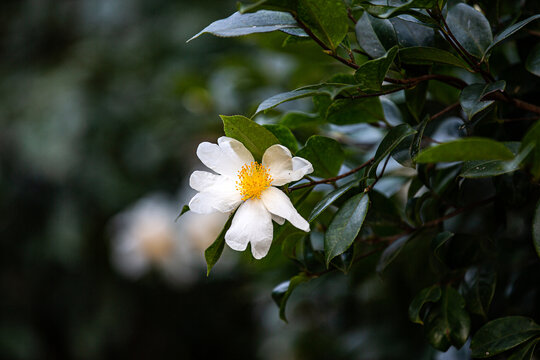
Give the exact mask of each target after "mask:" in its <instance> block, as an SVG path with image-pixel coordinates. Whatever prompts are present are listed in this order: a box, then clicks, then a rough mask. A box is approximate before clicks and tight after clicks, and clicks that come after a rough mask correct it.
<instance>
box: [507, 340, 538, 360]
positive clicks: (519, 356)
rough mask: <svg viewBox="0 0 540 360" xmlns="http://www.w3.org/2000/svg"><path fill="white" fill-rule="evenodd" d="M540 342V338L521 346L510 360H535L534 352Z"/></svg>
mask: <svg viewBox="0 0 540 360" xmlns="http://www.w3.org/2000/svg"><path fill="white" fill-rule="evenodd" d="M538 342H540V337H539V338H536V339H533V340H531V341H528V342H527V343H525V344H523V345H521V346H520V347H519V348H518V349H517V350H516V351H515V352H514V353H513V354H512V356H510V357H509V358H508V360H533V355H534V350H535V348H536V345H537V344H538Z"/></svg>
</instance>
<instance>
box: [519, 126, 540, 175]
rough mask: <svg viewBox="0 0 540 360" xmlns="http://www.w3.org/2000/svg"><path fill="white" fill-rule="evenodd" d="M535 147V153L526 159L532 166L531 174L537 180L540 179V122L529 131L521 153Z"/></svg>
mask: <svg viewBox="0 0 540 360" xmlns="http://www.w3.org/2000/svg"><path fill="white" fill-rule="evenodd" d="M530 145H533V146H534V148H533V151H532V153H531V154H529V155H528V156H527V158H526V161H527V162H529V163H530V164H531V168H530V171H531V174H532V175H533V176H534V178H535V179H536V180H538V179H540V121H537V122H536V123H534V124H533V125H532V126H531V128H530V129H529V130H528V131H527V133H526V134H525V136H524V137H523V141H522V142H521V148H520V153H521V152H524V151H525V149H526V148H527V147H529V146H530Z"/></svg>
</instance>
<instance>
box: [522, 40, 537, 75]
mask: <svg viewBox="0 0 540 360" xmlns="http://www.w3.org/2000/svg"><path fill="white" fill-rule="evenodd" d="M525 69H527V70H528V71H529V72H531V73H533V74H534V75H536V76H540V44H536V46H535V47H533V49H532V50H531V52H530V53H529V55H528V56H527V59H526V60H525Z"/></svg>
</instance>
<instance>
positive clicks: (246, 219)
mask: <svg viewBox="0 0 540 360" xmlns="http://www.w3.org/2000/svg"><path fill="white" fill-rule="evenodd" d="M197 156H198V157H199V159H200V160H201V161H202V162H203V164H204V165H206V166H207V167H208V168H210V169H211V170H213V171H215V172H216V173H217V174H218V175H216V174H212V173H210V172H206V171H195V172H193V174H192V175H191V178H190V180H189V185H190V186H191V187H192V188H193V189H195V190H197V191H198V193H197V194H196V195H195V196H194V197H193V198H192V199H191V201H190V203H189V208H190V209H191V210H192V211H193V212H196V213H200V214H209V213H213V212H222V213H230V212H232V211H234V210H235V209H236V208H238V211H237V212H236V214H235V215H234V218H233V220H232V223H231V227H230V228H229V230H228V231H227V233H226V234H225V241H226V242H227V245H229V246H230V247H231V248H232V249H233V250H237V251H244V250H245V249H246V247H247V245H248V243H251V252H252V254H253V257H255V258H256V259H261V258H262V257H264V256H266V254H267V253H268V250H269V249H270V245H271V243H272V237H273V227H272V220H274V221H275V222H277V223H278V224H280V225H282V224H283V223H284V222H285V220H288V221H289V222H290V223H291V224H292V225H294V226H295V227H297V228H298V229H300V230H303V231H306V232H308V231H309V224H308V222H307V221H306V220H304V218H303V217H302V216H301V215H300V214H299V213H298V211H296V209H295V208H294V206H293V204H292V203H291V200H290V199H289V197H288V196H287V195H285V193H283V191H281V190H279V189H278V188H276V187H275V186H281V185H285V184H287V183H289V182H291V181H297V180H300V179H301V178H303V177H304V175H306V174H309V173H311V172H313V166H312V165H311V163H310V162H309V161H307V160H306V159H303V158H300V157H292V155H291V152H290V151H289V149H287V148H286V147H284V146H282V145H272V146H270V147H269V148H268V149H266V151H265V153H264V155H263V158H262V163H258V162H256V161H254V159H253V155H251V153H250V152H249V150H248V149H246V147H245V146H244V145H243V144H242V143H241V142H239V141H237V140H235V139H232V138H229V137H225V136H223V137H220V138H219V139H218V143H217V144H211V143H208V142H203V143H201V144H200V145H199V147H198V148H197Z"/></svg>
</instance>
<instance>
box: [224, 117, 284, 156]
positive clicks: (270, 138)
mask: <svg viewBox="0 0 540 360" xmlns="http://www.w3.org/2000/svg"><path fill="white" fill-rule="evenodd" d="M220 117H221V120H223V129H224V131H225V135H227V136H228V137H232V138H233V139H236V140H238V141H240V142H241V143H242V144H244V146H245V147H246V148H247V149H248V150H249V151H250V152H251V154H253V157H254V158H255V160H257V161H260V160H261V159H262V156H263V154H264V152H265V150H266V149H268V148H269V147H270V146H272V145H274V144H278V143H279V140H278V139H277V138H276V137H275V136H274V134H272V133H271V132H270V131H268V130H267V129H265V128H264V127H263V126H261V125H259V124H257V123H256V122H254V121H252V120H250V119H248V118H247V117H244V116H242V115H233V116H225V115H220Z"/></svg>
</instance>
